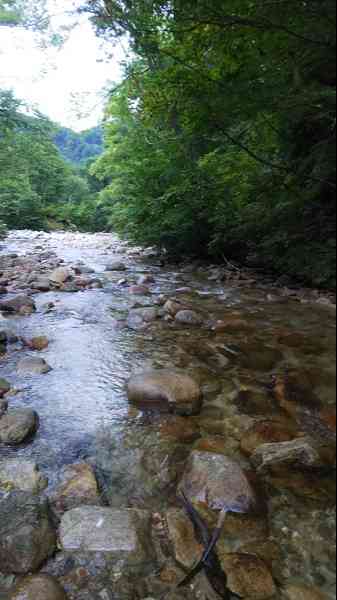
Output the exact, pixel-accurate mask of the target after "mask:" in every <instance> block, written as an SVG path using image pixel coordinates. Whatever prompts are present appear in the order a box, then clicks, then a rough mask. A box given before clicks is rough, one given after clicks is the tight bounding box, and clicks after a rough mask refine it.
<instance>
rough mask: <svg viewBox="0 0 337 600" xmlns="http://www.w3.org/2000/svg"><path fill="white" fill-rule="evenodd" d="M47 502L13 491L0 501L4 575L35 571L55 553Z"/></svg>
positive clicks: (0, 539)
mask: <svg viewBox="0 0 337 600" xmlns="http://www.w3.org/2000/svg"><path fill="white" fill-rule="evenodd" d="M55 545H56V536H55V532H54V530H53V527H52V525H51V522H50V517H49V510H48V503H47V501H46V499H44V498H40V497H38V496H32V495H31V494H29V493H26V492H13V493H11V494H9V495H7V496H5V497H4V498H3V499H2V500H0V564H1V571H2V572H3V573H15V574H20V575H26V574H27V573H32V572H35V571H37V569H39V567H40V566H41V565H42V563H43V562H44V561H45V560H46V559H47V558H49V557H50V556H51V555H52V554H53V552H54V551H55Z"/></svg>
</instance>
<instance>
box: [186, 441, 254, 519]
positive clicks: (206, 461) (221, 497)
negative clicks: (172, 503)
mask: <svg viewBox="0 0 337 600" xmlns="http://www.w3.org/2000/svg"><path fill="white" fill-rule="evenodd" d="M180 490H181V491H183V492H184V494H185V495H186V496H187V498H188V499H189V500H190V502H192V503H193V504H198V503H200V504H202V505H203V506H206V507H208V508H209V509H211V510H220V511H221V510H227V511H228V512H233V513H248V512H250V511H251V510H252V509H254V507H255V505H256V502H257V499H256V496H255V493H254V491H253V489H252V487H251V485H250V483H249V481H248V479H247V477H246V475H245V474H244V472H243V470H242V469H241V467H240V465H239V464H238V463H236V462H234V461H233V460H232V459H230V458H227V457H226V456H223V455H220V454H212V453H211V452H198V451H194V452H192V454H191V456H190V458H189V461H188V463H187V466H186V471H185V473H184V477H183V480H182V482H181V484H180Z"/></svg>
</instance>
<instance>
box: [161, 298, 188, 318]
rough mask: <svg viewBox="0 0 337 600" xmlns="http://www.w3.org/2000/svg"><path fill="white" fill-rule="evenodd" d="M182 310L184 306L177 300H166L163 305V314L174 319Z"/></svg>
mask: <svg viewBox="0 0 337 600" xmlns="http://www.w3.org/2000/svg"><path fill="white" fill-rule="evenodd" d="M182 310H184V306H183V304H182V303H181V302H178V301H177V300H168V301H167V302H166V303H165V304H164V311H165V313H166V314H168V315H170V316H171V317H175V316H176V315H177V314H178V313H179V312H181V311H182Z"/></svg>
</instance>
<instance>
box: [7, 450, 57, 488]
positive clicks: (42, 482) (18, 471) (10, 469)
mask: <svg viewBox="0 0 337 600" xmlns="http://www.w3.org/2000/svg"><path fill="white" fill-rule="evenodd" d="M47 485H48V479H46V477H44V476H43V475H42V474H41V473H40V471H39V469H38V466H37V465H36V464H35V463H34V462H31V461H28V460H24V459H22V458H20V459H16V458H10V459H7V460H3V461H0V488H5V489H8V488H9V489H11V488H14V489H16V490H21V491H23V492H31V493H33V494H38V493H39V492H41V491H42V490H44V489H46V487H47Z"/></svg>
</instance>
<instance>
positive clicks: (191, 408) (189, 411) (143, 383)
mask: <svg viewBox="0 0 337 600" xmlns="http://www.w3.org/2000/svg"><path fill="white" fill-rule="evenodd" d="M127 389H128V397H129V401H130V402H131V403H133V404H137V405H139V406H143V407H144V408H147V407H151V406H152V407H153V406H158V407H159V408H163V409H166V410H169V411H172V412H175V413H177V414H179V415H194V414H198V413H199V412H200V409H201V406H202V392H201V388H200V386H199V384H198V383H197V382H196V381H195V380H194V379H192V378H191V377H189V376H188V375H184V374H183V373H180V372H178V371H166V370H163V371H149V372H146V373H143V374H141V375H136V376H135V377H132V379H131V380H130V382H129V384H128V388H127Z"/></svg>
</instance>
